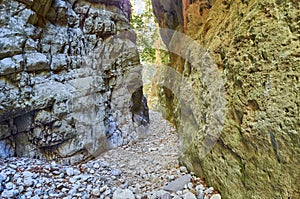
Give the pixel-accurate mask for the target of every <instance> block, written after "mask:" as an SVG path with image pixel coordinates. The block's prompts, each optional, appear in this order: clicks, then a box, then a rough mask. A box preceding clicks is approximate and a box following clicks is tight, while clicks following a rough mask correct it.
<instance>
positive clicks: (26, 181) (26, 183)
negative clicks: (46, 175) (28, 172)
mask: <svg viewBox="0 0 300 199" xmlns="http://www.w3.org/2000/svg"><path fill="white" fill-rule="evenodd" d="M23 182H24V186H28V187H30V186H32V185H33V183H34V181H33V179H32V178H30V177H28V178H25V179H24V181H23Z"/></svg>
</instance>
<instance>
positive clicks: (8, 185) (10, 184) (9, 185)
mask: <svg viewBox="0 0 300 199" xmlns="http://www.w3.org/2000/svg"><path fill="white" fill-rule="evenodd" d="M5 188H6V189H8V190H11V189H13V188H14V184H13V183H12V182H9V183H6V184H5Z"/></svg>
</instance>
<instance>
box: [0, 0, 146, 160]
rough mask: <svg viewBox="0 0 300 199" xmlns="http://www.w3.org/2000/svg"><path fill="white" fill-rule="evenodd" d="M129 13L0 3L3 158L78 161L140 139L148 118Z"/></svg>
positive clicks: (35, 0) (73, 4)
mask: <svg viewBox="0 0 300 199" xmlns="http://www.w3.org/2000/svg"><path fill="white" fill-rule="evenodd" d="M129 9H130V7H129V2H128V1H121V0H120V1H116V0H115V1H65V0H47V1H44V0H17V1H16V0H13V1H12V0H2V1H0V13H1V14H0V26H1V29H0V48H1V51H0V157H7V156H14V155H15V156H23V157H35V158H47V159H56V160H58V161H60V160H61V161H66V162H76V161H82V160H85V159H88V158H91V157H92V156H95V155H98V154H99V153H101V152H103V151H105V150H107V149H109V148H112V147H115V146H119V145H122V144H126V143H128V142H129V141H130V140H132V139H136V138H137V136H138V131H139V129H140V128H141V127H142V126H144V125H146V124H147V123H148V120H149V119H148V110H147V105H146V99H145V98H144V97H143V93H142V87H140V86H141V85H142V84H141V78H140V70H138V69H139V68H140V67H136V66H138V65H139V56H138V52H137V49H136V47H135V34H134V33H133V32H132V30H130V25H129V15H130V11H129ZM135 68H137V70H135Z"/></svg>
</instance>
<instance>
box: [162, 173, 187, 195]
mask: <svg viewBox="0 0 300 199" xmlns="http://www.w3.org/2000/svg"><path fill="white" fill-rule="evenodd" d="M190 180H191V175H184V176H181V177H180V178H177V179H176V180H174V181H172V182H169V183H168V184H167V185H166V186H165V187H164V190H166V191H172V192H176V191H179V190H182V189H183V188H184V185H186V184H187V183H189V182H190Z"/></svg>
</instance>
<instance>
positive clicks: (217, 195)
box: [210, 194, 221, 199]
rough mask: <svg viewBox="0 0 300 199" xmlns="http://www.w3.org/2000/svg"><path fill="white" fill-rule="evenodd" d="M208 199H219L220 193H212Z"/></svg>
mask: <svg viewBox="0 0 300 199" xmlns="http://www.w3.org/2000/svg"><path fill="white" fill-rule="evenodd" d="M210 199H221V195H220V194H213V195H212V196H211V197H210Z"/></svg>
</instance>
